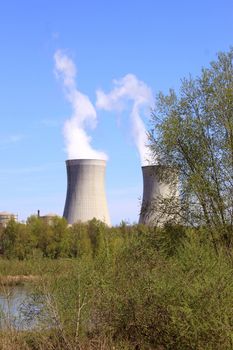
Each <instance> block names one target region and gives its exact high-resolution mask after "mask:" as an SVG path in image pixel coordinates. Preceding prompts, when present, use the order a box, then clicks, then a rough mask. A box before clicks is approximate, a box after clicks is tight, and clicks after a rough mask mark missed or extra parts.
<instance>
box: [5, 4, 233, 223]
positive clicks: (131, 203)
mask: <svg viewBox="0 0 233 350" xmlns="http://www.w3.org/2000/svg"><path fill="white" fill-rule="evenodd" d="M232 38H233V3H232V1H229V0H221V1H216V0H212V1H210V0H207V1H205V0H202V1H201V0H197V1H192V2H191V1H187V0H186V1H181V0H178V1H171V0H170V1H156V0H144V1H141V0H138V1H135V0H134V1H132V0H124V1H123V0H118V1H109V0H108V1H107V0H85V1H84V0H83V1H81V0H66V1H64V0H56V1H55V0H49V1H48V0H46V1H45V0H20V1H18V0H14V1H13V0H8V1H1V2H0V43H1V56H0V60H1V64H0V78H1V79H0V96H1V103H0V118H1V119H0V120H1V128H0V152H1V163H0V194H1V195H0V211H3V210H8V211H12V212H16V213H18V214H19V217H20V219H25V218H26V217H27V216H28V215H30V214H32V213H35V212H36V211H37V209H40V210H41V212H42V213H47V212H55V213H58V214H60V215H61V214H62V212H63V208H64V202H65V195H66V169H65V163H64V161H65V159H66V153H65V145H64V137H63V131H62V130H63V125H64V122H65V120H67V118H69V117H70V115H71V106H70V104H69V102H68V101H67V100H66V98H65V95H64V91H63V88H62V84H61V82H59V81H58V80H57V79H56V77H55V74H54V69H55V65H54V54H55V52H56V51H57V50H63V52H65V53H66V55H68V56H69V57H70V58H71V59H72V61H73V62H74V63H75V65H76V68H77V79H76V84H77V88H78V89H79V91H81V92H82V93H84V94H86V95H88V96H89V98H90V100H91V101H92V103H93V104H95V101H96V90H97V89H102V90H103V91H106V92H109V91H110V90H111V89H112V87H113V84H112V80H114V79H120V78H122V77H124V76H125V75H126V74H129V73H131V74H134V75H135V76H136V77H137V78H138V79H139V80H141V81H143V82H144V83H145V84H146V85H147V86H148V87H150V88H151V90H152V92H153V96H155V94H156V93H158V92H159V91H163V92H167V91H168V89H169V88H170V87H171V88H174V89H175V90H177V89H178V88H179V86H180V79H181V78H182V77H185V76H187V75H189V73H191V74H192V75H193V76H196V75H198V74H200V71H201V68H202V67H203V66H207V65H208V64H209V62H210V61H211V60H213V59H215V58H216V53H217V52H218V51H227V50H228V49H229V47H230V45H231V44H232ZM130 108H131V105H130V103H129V105H127V109H126V111H125V112H124V113H120V112H118V113H117V115H116V113H115V112H110V111H103V110H97V114H98V125H97V127H96V128H95V129H93V130H92V131H90V135H91V136H92V140H93V142H92V144H93V147H95V148H97V149H101V150H104V151H105V152H106V153H107V154H108V157H109V161H108V165H107V174H106V175H107V177H106V185H107V196H108V202H109V208H110V215H111V219H112V222H113V224H117V223H119V222H120V221H121V220H122V219H124V220H128V221H130V222H134V221H137V219H138V213H139V210H140V201H139V198H140V197H141V196H142V176H141V164H140V159H139V155H138V152H137V148H136V147H135V144H134V141H133V137H132V130H131V129H132V126H131V124H130V121H129V116H128V115H129V114H130ZM149 114H150V113H149V112H148V115H147V116H144V122H145V124H146V125H148V123H149V117H150V115H149Z"/></svg>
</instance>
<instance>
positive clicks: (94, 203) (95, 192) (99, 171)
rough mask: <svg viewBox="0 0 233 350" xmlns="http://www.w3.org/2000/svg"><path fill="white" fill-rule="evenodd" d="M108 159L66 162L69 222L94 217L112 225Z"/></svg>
mask: <svg viewBox="0 0 233 350" xmlns="http://www.w3.org/2000/svg"><path fill="white" fill-rule="evenodd" d="M105 168H106V161H105V160H97V159H72V160H67V161H66V169H67V194H66V203H65V209H64V214H63V216H64V217H65V218H66V220H67V222H68V223H69V224H73V223H75V222H77V221H81V222H87V221H88V220H91V219H93V218H96V219H98V220H101V221H103V222H105V223H106V224H107V225H110V218H109V213H108V206H107V199H106V194H105Z"/></svg>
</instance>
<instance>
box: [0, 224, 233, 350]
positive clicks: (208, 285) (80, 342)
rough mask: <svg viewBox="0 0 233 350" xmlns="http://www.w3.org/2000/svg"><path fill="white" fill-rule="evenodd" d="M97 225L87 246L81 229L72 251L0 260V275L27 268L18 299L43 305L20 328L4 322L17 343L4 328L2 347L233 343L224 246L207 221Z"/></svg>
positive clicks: (230, 268)
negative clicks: (73, 254)
mask: <svg viewBox="0 0 233 350" xmlns="http://www.w3.org/2000/svg"><path fill="white" fill-rule="evenodd" d="M98 229H99V226H97V227H93V230H92V234H93V236H91V238H92V240H90V241H88V245H87V241H86V239H85V240H82V239H81V238H80V237H79V238H80V240H79V242H80V245H79V255H78V257H77V258H60V259H49V258H38V259H27V260H22V261H17V260H7V259H0V276H1V278H5V279H6V280H7V278H8V277H7V276H11V278H10V279H12V281H14V280H15V279H16V280H17V278H18V277H17V276H27V277H22V280H24V278H25V281H27V282H25V284H27V283H28V285H30V295H28V299H27V300H26V302H25V303H24V306H25V305H29V306H30V307H31V306H34V305H39V308H38V307H32V308H30V307H29V308H27V307H26V308H25V309H24V312H25V314H26V316H27V319H28V320H29V321H30V320H35V319H36V320H38V324H39V325H40V328H38V329H37V331H31V332H18V333H17V332H16V330H15V329H14V323H12V324H11V323H9V325H10V330H11V331H12V332H14V333H12V337H11V338H10V339H11V340H10V341H11V342H13V343H12V344H13V345H9V346H8V348H7V347H5V345H4V341H5V338H6V337H5V335H4V334H5V333H2V334H1V336H2V338H0V348H1V349H7V350H11V349H14V350H15V349H25V350H29V349H30V350H37V349H38V350H50V349H51V350H54V349H58V350H64V349H68V350H73V349H78V350H85V349H91V350H95V349H102V350H103V349H104V350H105V349H106V350H107V349H108V350H109V349H113V346H114V347H115V349H119V350H123V349H124V350H131V349H140V350H148V349H150V350H152V349H153V350H157V349H160V350H161V349H163V350H166V349H168V350H170V349H172V350H173V349H174V350H183V349H189V350H197V349H198V350H213V349H216V350H217V349H219V350H220V349H221V350H222V349H224V350H225V349H226V350H228V349H229V350H230V349H232V348H233V343H232V339H233V316H232V305H233V257H232V254H231V251H230V250H227V249H226V248H225V247H224V246H222V247H221V246H220V247H219V252H218V254H216V251H215V248H214V246H213V244H212V242H211V241H210V240H209V238H208V233H206V231H204V229H200V230H198V229H195V230H194V229H190V228H182V227H180V226H178V227H171V228H166V229H164V230H162V229H159V230H154V229H152V228H148V227H144V226H140V225H139V226H132V227H126V226H124V227H122V228H121V230H119V231H118V232H114V234H112V235H111V234H110V233H109V229H107V228H106V230H105V229H104V228H103V227H102V226H101V230H100V231H98ZM80 232H82V231H80ZM93 232H94V233H93ZM80 234H81V233H80ZM14 276H15V277H14ZM31 276H35V277H36V278H38V279H39V280H38V281H39V282H38V281H36V280H35V283H34V281H32V282H30V279H31V278H32V277H31ZM20 278H21V277H20ZM20 278H19V280H20ZM33 278H34V277H33ZM33 278H32V280H33ZM9 320H10V321H11V318H9ZM1 339H2V343H1ZM14 340H15V346H14ZM18 341H20V342H22V344H24V345H22V344H21V345H22V347H21V348H20V347H18V348H17V346H18V343H17V342H18ZM21 345H20V346H21ZM11 346H12V347H11ZM23 346H24V347H23ZM4 347H5V348H4Z"/></svg>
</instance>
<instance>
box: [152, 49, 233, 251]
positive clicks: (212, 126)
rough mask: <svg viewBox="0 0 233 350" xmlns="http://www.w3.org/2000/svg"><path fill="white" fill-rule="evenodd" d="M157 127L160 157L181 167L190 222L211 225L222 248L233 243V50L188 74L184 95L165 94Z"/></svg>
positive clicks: (183, 210)
mask: <svg viewBox="0 0 233 350" xmlns="http://www.w3.org/2000/svg"><path fill="white" fill-rule="evenodd" d="M152 126H153V129H152V131H151V133H150V141H151V143H150V144H151V149H152V151H153V153H154V155H155V157H156V158H157V160H158V161H159V163H160V164H164V165H167V166H170V167H174V168H178V169H179V173H180V195H181V203H179V205H180V206H179V208H178V211H179V213H180V215H182V217H183V220H184V221H185V223H187V222H189V223H191V224H195V225H200V224H201V225H203V224H205V225H207V227H208V229H209V231H210V232H211V235H212V239H213V242H214V244H215V247H216V249H217V244H218V241H219V240H220V239H221V240H222V239H223V240H224V241H225V242H226V244H227V245H228V246H229V245H232V243H233V241H232V229H233V49H231V50H230V51H229V52H228V53H219V54H218V59H217V60H216V62H211V64H210V67H209V68H206V69H203V70H202V73H201V75H200V77H197V78H192V77H189V78H188V79H183V80H182V83H181V88H180V92H179V95H177V94H176V93H175V91H173V90H170V92H169V94H168V95H164V94H162V93H160V94H159V95H158V96H157V101H156V107H155V108H154V110H153V112H152Z"/></svg>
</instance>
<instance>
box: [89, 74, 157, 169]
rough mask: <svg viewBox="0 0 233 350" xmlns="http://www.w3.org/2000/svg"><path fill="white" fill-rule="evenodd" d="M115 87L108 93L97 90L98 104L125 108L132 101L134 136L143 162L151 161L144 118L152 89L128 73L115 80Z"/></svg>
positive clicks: (106, 108)
mask: <svg viewBox="0 0 233 350" xmlns="http://www.w3.org/2000/svg"><path fill="white" fill-rule="evenodd" d="M113 83H114V88H113V90H112V91H110V92H109V93H108V94H105V93H104V92H103V91H102V90H98V91H97V92H96V97H97V101H96V106H97V107H98V108H100V109H104V110H107V111H112V110H123V109H124V108H125V102H127V101H132V102H133V107H132V111H131V120H132V126H133V130H132V131H133V137H134V141H135V144H136V146H137V149H138V152H139V155H140V159H141V163H142V164H143V165H146V164H148V163H149V164H150V163H151V155H150V151H149V149H148V147H147V146H146V145H147V144H148V137H147V132H146V128H145V125H144V122H143V120H142V117H141V116H142V113H143V110H142V109H143V107H144V108H145V107H147V108H148V107H149V106H150V105H151V104H152V91H151V89H150V88H149V87H148V86H147V85H146V84H145V83H144V82H143V81H140V80H138V79H137V77H136V76H135V75H133V74H127V75H126V76H124V77H123V78H121V79H119V80H114V81H113Z"/></svg>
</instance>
